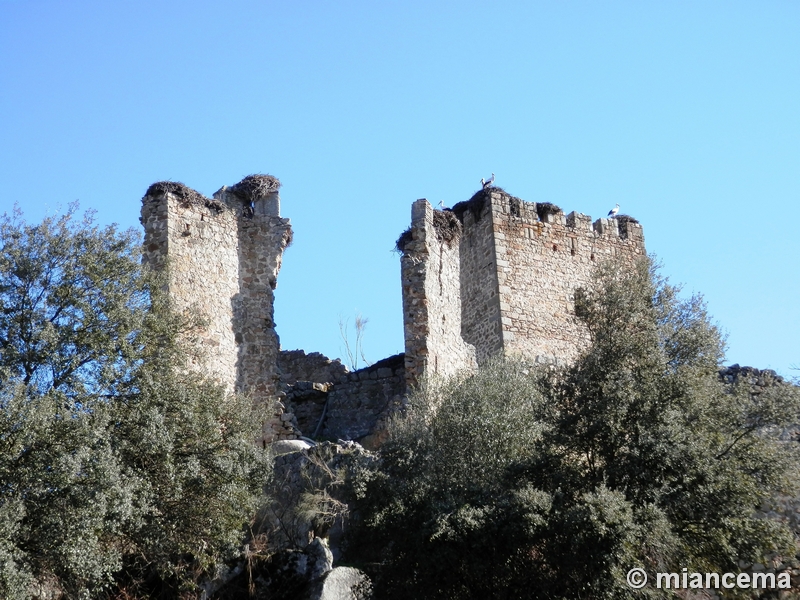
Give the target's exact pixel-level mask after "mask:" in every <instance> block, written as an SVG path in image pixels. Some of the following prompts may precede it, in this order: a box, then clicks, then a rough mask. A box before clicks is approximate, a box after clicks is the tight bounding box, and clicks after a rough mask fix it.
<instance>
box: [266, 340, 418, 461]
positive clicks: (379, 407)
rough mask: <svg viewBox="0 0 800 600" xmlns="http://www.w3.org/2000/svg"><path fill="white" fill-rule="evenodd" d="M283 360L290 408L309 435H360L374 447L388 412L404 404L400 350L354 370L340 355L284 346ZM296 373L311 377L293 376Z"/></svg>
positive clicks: (347, 437)
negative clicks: (345, 365)
mask: <svg viewBox="0 0 800 600" xmlns="http://www.w3.org/2000/svg"><path fill="white" fill-rule="evenodd" d="M279 364H280V365H281V370H282V372H283V374H282V377H284V378H288V379H284V380H283V390H284V396H285V403H286V407H287V410H288V411H289V412H290V413H291V414H293V415H294V416H295V417H296V422H297V427H298V429H299V432H300V433H301V435H303V436H306V437H316V438H325V439H332V440H338V439H342V440H358V441H360V442H361V443H362V444H363V445H364V446H365V447H366V448H372V449H374V448H377V446H378V445H380V443H381V441H382V440H383V438H384V437H385V434H386V431H385V430H386V425H387V423H388V419H389V417H390V416H391V415H392V414H394V413H395V412H396V411H397V410H400V409H402V407H403V406H404V405H405V391H406V387H405V368H404V356H403V355H402V354H399V355H397V356H392V357H389V358H385V359H383V360H381V361H378V362H377V363H375V364H373V365H370V366H369V367H365V368H363V369H359V370H358V371H353V372H352V373H351V372H348V371H347V369H346V368H345V367H344V366H343V365H342V364H341V363H340V362H339V361H338V360H336V361H331V360H330V359H328V358H326V357H324V356H323V355H321V354H319V353H312V354H309V355H306V354H305V353H304V352H302V351H300V350H294V351H291V352H285V351H284V352H281V354H280V363H279ZM337 371H338V373H337ZM331 375H336V377H335V380H334V381H331V379H332V377H331ZM297 376H303V377H309V378H310V379H298V380H294V378H295V377H297ZM290 380H294V381H292V382H290Z"/></svg>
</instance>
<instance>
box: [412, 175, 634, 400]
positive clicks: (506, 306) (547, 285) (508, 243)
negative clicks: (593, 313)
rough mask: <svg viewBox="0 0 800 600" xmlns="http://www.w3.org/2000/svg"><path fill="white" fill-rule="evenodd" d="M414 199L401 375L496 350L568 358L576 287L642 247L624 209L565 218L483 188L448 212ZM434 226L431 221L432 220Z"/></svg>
mask: <svg viewBox="0 0 800 600" xmlns="http://www.w3.org/2000/svg"><path fill="white" fill-rule="evenodd" d="M447 213H450V214H451V215H452V216H455V218H457V219H458V223H459V224H460V227H459V228H458V231H457V234H456V235H455V236H453V237H452V238H450V239H446V240H444V239H443V234H444V233H447V232H448V231H451V230H452V228H444V227H442V223H444V221H443V220H442V218H441V217H439V216H438V215H441V214H443V213H441V212H440V211H434V210H433V209H432V208H431V206H430V204H428V202H427V200H424V199H423V200H418V201H417V202H415V203H414V205H413V207H412V212H411V228H410V229H409V231H408V232H406V233H405V234H403V236H401V239H400V240H399V241H398V247H399V249H400V250H401V252H402V259H401V265H402V278H403V313H404V314H403V316H404V326H405V344H406V372H407V381H408V383H409V384H410V385H414V384H415V383H416V382H417V381H418V380H419V377H420V376H421V375H422V374H423V373H424V372H426V371H427V372H429V373H436V374H440V375H449V374H451V373H453V372H455V371H459V370H462V369H472V368H474V367H475V366H476V365H477V364H481V363H482V362H483V361H485V360H486V359H487V358H488V357H490V356H492V355H495V354H497V353H498V352H504V353H507V354H508V353H516V354H521V355H522V356H525V357H527V358H530V359H531V360H535V361H537V362H547V363H560V362H569V361H570V360H572V359H574V358H575V356H576V355H577V353H578V352H579V350H580V349H581V348H582V347H584V345H585V344H586V343H587V342H588V333H587V332H586V330H585V329H584V327H583V326H582V325H581V324H580V323H579V322H578V321H577V320H576V319H575V318H574V292H575V290H576V289H577V288H578V287H581V286H587V285H589V284H590V283H591V281H592V276H593V272H594V270H595V268H596V266H597V265H598V264H599V263H601V262H602V261H604V260H608V259H610V258H612V257H615V258H621V259H622V260H623V262H624V261H628V262H631V263H632V262H633V261H634V260H635V259H636V258H637V257H640V256H642V255H644V254H645V246H644V235H643V233H642V228H641V226H640V225H639V224H638V223H637V222H635V220H633V219H630V218H629V217H627V218H626V217H620V218H617V219H598V220H597V221H596V222H595V223H594V224H592V222H591V219H590V218H589V217H588V216H586V215H582V214H580V213H575V212H573V213H570V214H569V215H567V216H565V215H564V214H563V212H561V210H560V209H559V208H558V207H555V206H553V205H551V204H547V203H541V204H536V203H528V202H524V201H522V200H520V199H519V198H515V197H513V196H511V195H509V194H507V193H506V192H504V191H503V190H501V189H499V188H487V189H485V190H482V191H480V192H478V193H477V194H476V195H475V196H474V197H473V198H472V199H471V200H469V201H467V202H462V203H459V204H457V205H456V206H454V207H453V209H452V210H449V211H445V214H447ZM437 225H438V226H437Z"/></svg>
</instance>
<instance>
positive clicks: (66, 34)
mask: <svg viewBox="0 0 800 600" xmlns="http://www.w3.org/2000/svg"><path fill="white" fill-rule="evenodd" d="M0 144H1V145H0V181H2V185H3V189H4V193H3V194H2V195H1V196H0V212H3V211H6V210H9V209H10V208H11V207H12V206H13V204H14V203H15V202H16V203H18V204H19V205H20V206H21V207H22V209H23V211H24V212H25V214H26V216H27V218H28V219H29V220H30V221H36V220H39V219H41V218H42V216H44V215H45V214H46V213H47V212H48V211H49V212H51V213H52V212H54V211H57V210H58V209H59V207H61V208H62V209H63V208H64V207H66V205H67V204H68V203H69V202H71V201H73V200H76V199H77V200H80V203H81V206H82V208H87V209H89V208H90V209H94V210H96V211H97V218H98V220H99V221H100V222H101V223H111V222H116V223H119V224H120V225H121V226H123V227H125V228H127V227H137V228H138V227H139V223H138V217H139V208H140V198H141V197H142V195H143V194H144V191H145V190H146V189H147V187H148V185H149V184H151V183H153V182H155V181H159V180H163V179H171V180H173V181H182V182H184V183H186V184H187V185H189V186H191V187H193V188H195V189H197V190H198V191H200V192H203V193H204V194H206V195H211V194H212V193H213V192H214V191H215V190H217V189H218V188H219V187H221V186H222V185H231V184H233V183H236V182H237V181H239V180H240V179H241V178H242V177H243V176H245V175H248V174H250V173H270V174H272V175H275V176H277V177H278V178H280V180H281V181H282V183H283V188H282V190H281V199H282V214H283V216H286V217H289V218H290V219H291V220H292V226H293V228H294V231H295V238H294V244H293V245H292V246H291V247H290V248H289V249H288V250H287V252H286V254H285V256H284V263H283V270H282V271H281V274H280V277H279V280H278V289H277V291H276V322H277V327H278V333H279V335H280V337H281V342H282V346H283V347H284V348H286V349H295V348H303V349H305V350H306V351H321V352H323V353H325V354H328V355H330V356H340V355H341V354H342V343H341V339H340V334H339V325H338V322H339V319H340V317H341V318H348V317H350V320H351V321H352V319H353V316H354V315H355V314H356V313H357V312H360V313H361V314H362V315H363V316H364V317H367V318H368V319H369V323H368V325H367V329H366V333H365V351H366V354H367V358H369V359H370V360H373V361H374V360H378V359H380V358H383V357H385V356H388V355H390V354H394V353H397V352H401V351H402V350H403V332H402V314H401V295H400V294H401V289H400V267H399V257H398V255H397V254H395V253H393V252H392V249H393V246H394V242H395V240H396V239H397V237H398V235H399V234H400V233H401V232H402V231H403V230H404V229H405V228H406V227H407V226H408V224H409V221H410V210H411V203H412V202H413V201H414V200H415V199H417V198H422V197H426V198H428V199H429V200H430V201H431V203H432V204H434V205H435V204H437V203H438V202H439V201H440V200H442V201H444V203H445V205H448V206H452V205H453V204H455V203H456V202H459V201H461V200H466V199H468V198H469V197H470V196H471V195H472V194H473V193H474V192H475V191H476V190H477V189H478V187H479V180H480V178H481V177H489V175H490V174H491V173H492V172H494V173H496V175H497V181H496V183H497V185H500V186H501V187H503V188H504V189H506V190H507V191H508V192H510V193H512V194H514V195H516V196H519V197H521V198H523V199H524V200H527V201H530V202H535V201H539V202H541V201H547V202H554V203H556V204H558V205H559V206H561V207H562V208H563V209H564V210H565V211H566V212H570V211H572V210H577V211H580V212H583V213H586V214H589V215H591V216H592V217H593V218H597V217H600V216H604V215H605V214H606V212H607V211H608V210H609V209H610V208H611V207H613V206H614V204H615V203H619V204H620V206H621V207H622V211H621V212H623V213H626V214H630V215H632V216H634V217H636V218H637V219H639V220H640V221H641V223H642V225H643V226H644V231H645V238H646V242H647V247H648V250H649V251H650V252H652V253H654V254H655V255H656V256H657V257H658V258H659V259H660V261H661V262H662V263H663V273H664V274H665V275H667V276H668V277H669V278H670V280H671V281H672V282H673V283H682V284H683V285H684V289H685V290H686V291H687V292H700V293H702V294H703V295H704V296H705V298H706V300H707V302H708V307H709V311H710V312H711V314H712V315H713V316H714V318H715V319H716V320H717V321H718V323H719V324H720V326H721V327H722V328H723V329H724V330H725V331H726V332H727V333H728V344H729V350H728V356H727V359H728V362H729V363H732V362H738V363H741V364H749V365H753V366H758V367H761V368H767V367H770V368H773V369H776V370H777V371H778V372H780V373H781V374H783V375H786V376H790V377H791V376H795V375H797V374H798V372H797V371H794V370H792V367H793V366H798V365H800V343H799V341H800V308H798V300H799V299H800V293H799V292H800V283H799V282H798V270H799V267H798V263H799V262H800V236H799V235H798V233H797V231H798V225H799V224H800V203H799V202H798V196H799V191H800V2H796V1H794V0H792V1H788V0H787V1H782V2H778V1H764V2H754V1H748V2H736V1H732V0H724V1H719V2H717V1H691V2H688V1H675V0H670V1H655V0H654V1H648V2H641V1H629V2H611V1H604V2H596V1H591V2H566V1H565V2H555V1H549V2H532V1H526V2H522V1H520V2H492V3H489V2H485V3H484V2H464V1H462V2H434V1H430V0H429V1H425V2H418V1H413V0H405V1H403V2H391V1H386V2H374V1H361V2H355V1H346V0H345V1H339V2H315V1H298V2H289V1H285V2H270V1H263V0H262V1H239V0H228V1H226V2H201V1H194V2H185V1H174V0H173V1H171V2H160V1H159V2H154V1H142V0H137V1H119V2H99V1H91V2H90V1H81V0H74V1H70V2H63V1H42V0H0Z"/></svg>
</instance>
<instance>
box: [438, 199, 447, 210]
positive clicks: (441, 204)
mask: <svg viewBox="0 0 800 600" xmlns="http://www.w3.org/2000/svg"><path fill="white" fill-rule="evenodd" d="M439 208H440V209H441V210H447V207H446V206H445V205H444V200H439Z"/></svg>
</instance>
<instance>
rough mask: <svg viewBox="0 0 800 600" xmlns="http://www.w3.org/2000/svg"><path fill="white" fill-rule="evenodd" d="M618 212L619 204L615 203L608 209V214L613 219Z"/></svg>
mask: <svg viewBox="0 0 800 600" xmlns="http://www.w3.org/2000/svg"><path fill="white" fill-rule="evenodd" d="M618 212H619V204H617V205H616V206H615V207H614V208H612V209H611V210H610V211H608V216H609V217H611V218H612V219H613V218H614V217H616V216H617V213H618Z"/></svg>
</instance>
